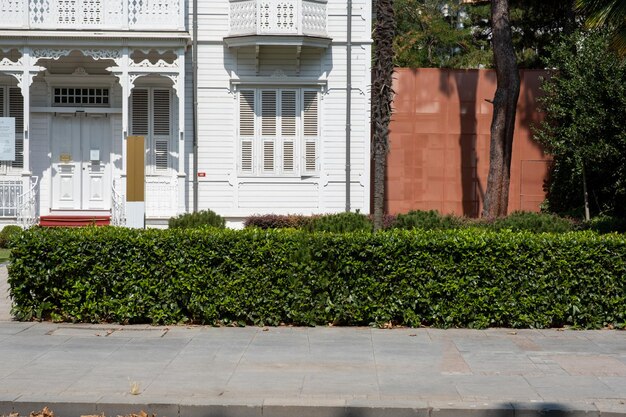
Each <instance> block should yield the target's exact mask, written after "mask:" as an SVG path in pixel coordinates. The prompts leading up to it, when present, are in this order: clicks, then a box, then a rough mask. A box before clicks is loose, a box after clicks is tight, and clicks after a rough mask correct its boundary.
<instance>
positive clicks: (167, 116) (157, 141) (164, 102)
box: [131, 88, 172, 173]
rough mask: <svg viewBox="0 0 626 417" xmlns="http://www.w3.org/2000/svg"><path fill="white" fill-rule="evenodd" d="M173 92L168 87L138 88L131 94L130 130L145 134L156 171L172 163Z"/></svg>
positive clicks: (137, 133) (162, 170)
mask: <svg viewBox="0 0 626 417" xmlns="http://www.w3.org/2000/svg"><path fill="white" fill-rule="evenodd" d="M171 97H172V94H171V90H169V89H159V88H135V89H133V92H132V95H131V134H132V135H139V136H145V137H146V146H147V147H148V155H149V158H150V161H151V165H152V167H153V170H154V172H156V173H165V172H167V171H168V169H169V167H170V143H171V137H172V117H171V115H172V111H171V110H172V109H171V107H172V100H171Z"/></svg>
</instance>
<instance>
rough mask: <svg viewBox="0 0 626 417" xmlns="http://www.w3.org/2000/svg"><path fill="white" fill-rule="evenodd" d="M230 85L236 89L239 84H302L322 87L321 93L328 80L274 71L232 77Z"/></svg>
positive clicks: (323, 91) (324, 89)
mask: <svg viewBox="0 0 626 417" xmlns="http://www.w3.org/2000/svg"><path fill="white" fill-rule="evenodd" d="M230 83H231V85H232V86H233V87H234V90H235V91H236V90H238V89H239V88H240V87H241V86H259V85H260V86H274V85H279V86H294V87H295V86H302V87H315V86H319V87H322V89H321V90H320V91H321V92H322V93H325V91H326V86H327V85H328V80H326V79H323V78H304V77H290V76H287V75H284V73H283V74H281V73H280V72H275V73H274V74H273V75H271V76H269V77H241V78H232V79H231V80H230Z"/></svg>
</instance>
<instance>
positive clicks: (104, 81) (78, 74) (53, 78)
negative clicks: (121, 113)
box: [43, 67, 115, 88]
mask: <svg viewBox="0 0 626 417" xmlns="http://www.w3.org/2000/svg"><path fill="white" fill-rule="evenodd" d="M81 69H82V71H81ZM84 71H85V70H84V68H81V67H78V68H76V70H75V71H74V73H73V74H69V75H68V74H50V73H49V72H47V71H46V72H45V74H44V76H43V79H44V81H45V82H46V84H47V85H48V87H61V86H62V87H67V86H68V85H69V86H80V87H92V86H93V87H109V88H110V87H113V85H114V84H115V76H114V75H113V74H111V75H90V74H87V72H84Z"/></svg>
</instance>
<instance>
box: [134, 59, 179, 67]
mask: <svg viewBox="0 0 626 417" xmlns="http://www.w3.org/2000/svg"><path fill="white" fill-rule="evenodd" d="M177 61H178V60H175V61H174V62H172V63H170V62H167V61H165V60H164V59H159V60H158V61H157V62H156V63H154V64H153V63H152V62H150V60H149V59H144V60H143V61H141V62H134V61H132V60H131V61H130V63H129V64H128V66H129V67H130V68H176V69H178V67H179V65H178V62H177Z"/></svg>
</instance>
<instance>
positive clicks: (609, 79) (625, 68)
mask: <svg viewBox="0 0 626 417" xmlns="http://www.w3.org/2000/svg"><path fill="white" fill-rule="evenodd" d="M609 42H610V35H609V34H608V33H606V32H591V33H590V32H578V33H576V34H574V35H572V36H570V37H568V38H567V39H565V40H563V41H562V42H560V43H558V44H557V45H555V46H554V48H552V50H551V52H552V55H551V57H550V59H549V60H548V61H547V64H548V66H549V67H551V68H557V69H558V70H557V71H555V72H554V73H553V74H552V77H551V78H549V79H548V80H547V81H546V82H544V85H543V90H544V91H545V93H546V95H545V97H544V98H543V99H542V100H541V105H542V109H543V111H544V112H545V114H546V118H545V120H544V122H543V123H542V124H541V126H540V128H539V129H538V130H537V131H536V135H535V138H536V140H538V141H539V142H540V143H541V144H542V145H544V146H545V147H546V150H547V152H549V153H550V154H552V155H553V156H554V164H553V169H552V172H551V177H550V182H549V184H548V209H549V210H551V211H554V212H558V213H568V212H569V213H576V214H580V213H581V210H582V208H583V203H584V197H583V185H582V184H583V179H582V178H583V167H584V170H585V173H586V178H587V186H588V192H589V200H590V206H591V207H590V208H591V211H592V213H599V212H601V213H606V214H614V215H618V216H624V215H626V64H625V63H624V62H620V61H619V60H618V59H617V56H616V55H615V54H614V53H613V52H612V51H611V50H609V48H608V47H609Z"/></svg>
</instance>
